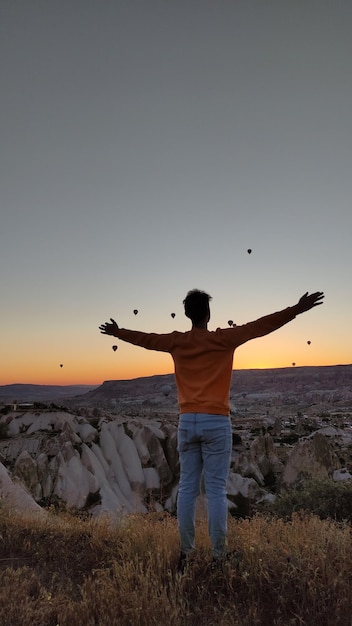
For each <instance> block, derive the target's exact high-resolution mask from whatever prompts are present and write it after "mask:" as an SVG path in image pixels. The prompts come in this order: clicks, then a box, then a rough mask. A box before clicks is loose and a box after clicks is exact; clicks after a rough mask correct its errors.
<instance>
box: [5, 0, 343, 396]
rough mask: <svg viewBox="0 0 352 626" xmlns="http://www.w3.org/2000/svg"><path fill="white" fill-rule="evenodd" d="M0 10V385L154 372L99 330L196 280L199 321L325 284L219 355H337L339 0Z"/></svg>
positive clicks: (178, 298)
mask: <svg viewBox="0 0 352 626" xmlns="http://www.w3.org/2000/svg"><path fill="white" fill-rule="evenodd" d="M0 28H1V34H0V70H1V87H2V95H1V104H0V106H1V116H0V118H1V119H0V124H1V164H0V165H1V167H0V177H1V181H0V182H1V185H0V201H1V218H0V219H1V222H0V258H1V283H0V287H1V296H2V297H1V313H0V315H1V331H0V332H1V358H0V384H2V385H3V384H9V383H36V384H63V385H66V384H75V383H87V384H100V383H101V382H103V381H104V380H112V379H124V378H134V377H139V376H146V375H148V376H150V375H153V374H160V373H170V372H172V371H173V367H172V360H171V357H170V356H168V355H163V354H160V353H157V352H149V351H146V350H143V349H141V348H137V347H133V346H129V345H128V344H123V343H122V342H118V341H116V342H115V341H114V340H113V339H111V338H110V337H106V336H104V335H101V334H100V332H99V328H98V327H99V325H100V324H101V323H103V322H105V321H107V320H109V318H110V317H113V318H115V319H116V321H117V323H118V324H119V325H120V326H122V327H126V328H135V329H138V330H143V331H146V332H169V331H172V330H175V329H177V330H181V331H183V330H187V329H188V328H189V321H188V320H187V319H186V318H185V317H184V314H183V307H182V300H183V298H184V297H185V295H186V293H187V291H188V290H189V289H192V288H195V287H196V288H199V289H204V290H205V291H207V292H209V293H210V294H211V295H212V297H213V301H212V319H211V322H210V325H209V329H210V330H213V329H215V328H217V327H219V326H221V327H226V326H227V322H228V320H229V319H232V320H233V321H234V322H235V323H236V324H243V323H245V322H247V321H251V320H254V319H257V318H258V317H260V316H262V315H266V314H268V313H272V312H274V311H277V310H280V309H283V308H285V307H286V306H289V305H293V304H295V303H296V302H297V301H298V299H299V298H300V296H301V295H302V294H303V293H304V292H306V291H309V292H312V291H318V290H319V291H324V292H325V302H324V304H323V305H322V306H320V307H317V308H315V309H313V310H311V311H309V312H308V313H306V314H304V315H301V316H299V317H298V318H297V319H296V320H294V321H293V322H291V323H290V324H289V325H287V326H285V327H284V328H282V329H280V330H279V331H277V332H276V333H274V334H272V335H270V336H268V337H265V338H263V339H257V340H254V341H252V342H249V343H248V344H246V345H244V346H242V347H241V348H239V349H238V351H237V352H236V355H235V361H234V368H235V369H242V368H269V367H270V368H271V367H290V366H291V364H292V363H293V362H294V363H296V365H297V366H304V365H336V364H347V363H351V362H352V332H351V317H352V314H351V311H352V288H351V268H352V245H351V239H352V208H351V198H352V169H351V150H352V121H351V111H352V73H351V59H352V38H351V32H352V3H351V2H350V0H344V1H339V0H336V1H335V2H324V1H321V0H316V1H311V2H310V1H309V0H308V1H307V0H292V1H288V2H281V1H279V0H275V1H272V0H268V1H266V2H264V1H263V0H260V1H253V2H252V1H248V2H247V1H246V2H245V1H243V0H238V1H237V0H212V1H210V0H197V1H195V0H157V1H156V0H100V1H99V2H98V0H94V1H93V0H50V1H48V0H30V1H28V0H2V1H0ZM247 249H251V250H252V253H251V254H248V253H247ZM133 309H138V311H139V312H138V315H134V314H133ZM172 312H174V313H175V314H176V315H175V318H172V317H171V313H172ZM308 340H309V341H311V344H310V345H308V344H307V341H308ZM114 343H116V344H118V350H116V352H114V351H113V350H112V345H113V344H114ZM60 364H62V365H63V367H60Z"/></svg>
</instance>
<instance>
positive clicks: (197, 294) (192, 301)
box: [183, 289, 212, 324]
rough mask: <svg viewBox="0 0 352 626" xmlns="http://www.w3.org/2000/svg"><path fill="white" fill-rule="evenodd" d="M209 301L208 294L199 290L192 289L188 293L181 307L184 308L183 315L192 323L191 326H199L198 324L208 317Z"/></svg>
mask: <svg viewBox="0 0 352 626" xmlns="http://www.w3.org/2000/svg"><path fill="white" fill-rule="evenodd" d="M211 299H212V298H211V296H209V294H208V293H205V291H200V290H199V289H192V290H191V291H189V292H188V294H187V296H186V297H185V299H184V301H183V305H184V307H185V315H186V317H188V318H189V319H190V320H191V321H192V324H199V322H203V321H204V320H205V319H207V318H208V317H209V315H210V307H209V302H210V300H211Z"/></svg>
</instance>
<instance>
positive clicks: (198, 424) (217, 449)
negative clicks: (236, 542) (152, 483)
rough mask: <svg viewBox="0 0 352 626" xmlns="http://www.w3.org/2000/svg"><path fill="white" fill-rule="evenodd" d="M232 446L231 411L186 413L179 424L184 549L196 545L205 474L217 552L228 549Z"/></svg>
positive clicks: (180, 514) (218, 554) (179, 511)
mask: <svg viewBox="0 0 352 626" xmlns="http://www.w3.org/2000/svg"><path fill="white" fill-rule="evenodd" d="M231 450H232V433H231V422H230V418H229V417H228V416H227V415H210V414H207V413H182V414H181V415H180V419H179V425H178V453H179V459H180V484H179V491H178V500H177V519H178V527H179V533H180V540H181V550H182V552H186V553H188V552H191V551H192V550H194V548H195V543H194V540H195V505H196V500H197V496H198V495H199V493H200V486H201V478H202V474H203V477H204V486H205V492H206V496H207V500H208V529H209V536H210V539H211V543H212V549H213V556H214V557H216V558H221V557H222V556H224V554H225V551H226V545H227V541H226V536H227V498H226V483H227V478H228V474H229V470H230V462H231Z"/></svg>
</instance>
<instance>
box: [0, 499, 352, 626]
mask: <svg viewBox="0 0 352 626" xmlns="http://www.w3.org/2000/svg"><path fill="white" fill-rule="evenodd" d="M0 541H1V543H0V545H1V550H0V566H1V568H0V626H32V625H35V626H82V625H84V626H152V625H155V626H160V625H162V624H168V626H196V625H199V626H206V625H209V626H230V625H231V626H256V625H261V626H266V625H267V626H275V625H276V626H278V625H280V626H289V625H291V626H294V625H297V626H298V625H300V626H302V625H307V626H315V625H317V626H318V625H319V626H348V625H350V624H351V615H352V596H351V593H350V589H351V582H352V566H351V563H352V542H351V529H350V526H349V525H348V524H344V523H336V522H332V521H329V520H321V519H319V518H318V517H315V516H313V515H308V514H303V513H302V514H294V515H293V516H292V517H291V519H290V520H288V521H283V520H282V519H278V518H273V517H270V518H269V517H264V516H256V517H254V518H252V519H251V520H249V519H247V520H235V519H234V518H231V519H229V548H230V549H232V550H235V549H236V550H238V551H239V553H240V554H241V559H240V561H239V562H237V558H236V559H235V558H233V559H232V560H231V559H230V560H229V562H228V563H227V564H226V565H225V566H224V567H223V568H222V569H221V568H215V569H214V567H213V564H212V562H211V556H210V550H209V543H208V538H207V529H206V522H205V520H203V521H200V522H199V524H198V535H197V542H198V552H197V555H196V557H195V560H194V562H193V564H192V565H191V566H190V567H189V568H188V570H187V571H186V573H185V574H184V575H183V576H182V577H179V576H178V575H177V574H176V564H177V558H178V533H177V522H176V520H175V519H174V518H173V517H171V516H169V515H166V514H148V515H144V516H142V515H138V516H130V517H127V518H125V519H124V520H123V522H122V524H121V525H120V526H119V527H118V528H115V529H113V528H111V527H110V526H109V524H108V523H107V522H106V523H101V522H99V523H96V522H94V521H92V520H84V519H80V518H78V517H74V516H72V515H67V514H65V513H55V512H50V511H49V513H48V515H47V516H46V517H44V518H43V519H42V518H41V519H38V518H35V517H33V516H23V515H22V516H19V515H15V514H13V513H11V512H9V511H8V510H6V508H4V507H2V508H0Z"/></svg>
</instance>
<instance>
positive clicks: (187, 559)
mask: <svg viewBox="0 0 352 626" xmlns="http://www.w3.org/2000/svg"><path fill="white" fill-rule="evenodd" d="M191 560H192V559H191V556H190V554H187V552H183V551H182V550H181V552H180V556H179V557H178V563H177V573H178V574H184V573H185V571H186V568H187V567H188V565H190V563H191Z"/></svg>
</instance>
